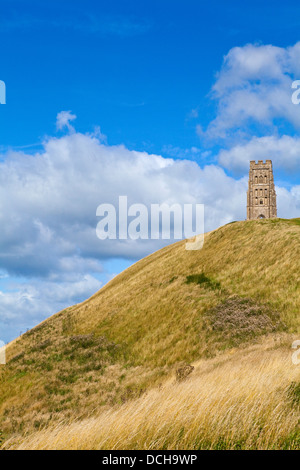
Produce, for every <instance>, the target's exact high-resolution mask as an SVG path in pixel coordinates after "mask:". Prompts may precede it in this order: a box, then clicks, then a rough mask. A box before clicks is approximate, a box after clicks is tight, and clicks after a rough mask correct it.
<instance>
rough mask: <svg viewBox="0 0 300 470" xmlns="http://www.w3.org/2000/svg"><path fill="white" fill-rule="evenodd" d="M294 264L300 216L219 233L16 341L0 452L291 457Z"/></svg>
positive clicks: (299, 400) (4, 378)
mask: <svg viewBox="0 0 300 470" xmlns="http://www.w3.org/2000/svg"><path fill="white" fill-rule="evenodd" d="M299 255H300V219H294V220H282V219H276V220H260V221H247V222H236V223H232V224H228V225H226V226H224V227H221V228H219V229H218V230H216V231H214V232H212V233H210V234H208V235H207V236H206V237H205V243H204V247H203V249H202V250H200V251H186V250H185V242H179V243H176V244H174V245H171V246H168V247H166V248H164V249H162V250H160V251H158V252H157V253H154V254H153V255H150V256H148V257H146V258H144V259H143V260H141V261H139V262H138V263H136V264H135V265H134V266H132V267H130V268H129V269H127V270H126V271H124V272H123V273H121V274H120V275H119V276H117V277H116V278H114V279H113V280H112V281H110V282H109V283H108V284H107V285H106V286H105V287H103V288H102V289H101V290H100V291H99V292H98V293H97V294H95V295H94V296H93V297H92V298H90V299H89V300H87V301H85V302H83V303H82V304H80V305H76V306H73V307H70V308H69V309H66V310H64V311H62V312H60V313H58V314H56V315H54V316H53V317H51V318H50V319H48V320H47V321H45V322H43V323H42V324H41V325H39V326H38V327H36V328H34V329H33V330H31V331H29V332H27V333H26V334H24V335H22V336H21V337H20V338H19V339H18V340H16V341H14V342H13V343H12V344H11V345H10V346H9V348H8V352H7V356H8V364H7V365H6V366H0V429H1V430H2V436H3V437H2V439H3V441H6V444H4V445H5V446H6V447H15V448H16V447H18V446H23V447H25V448H108V449H109V448H120V449H122V448H123V449H125V448H153V449H159V448H186V449H195V448H300V433H299V418H300V385H299V384H300V366H295V365H293V364H292V361H291V353H292V351H291V344H292V341H293V340H294V339H300V315H299V306H300V275H299V272H300V256H299ZM184 364H192V365H193V366H194V370H193V372H192V373H191V374H190V376H189V377H188V378H187V379H186V380H182V381H178V380H177V381H176V380H175V373H176V370H177V369H178V368H180V367H181V366H183V365H184ZM62 420H63V422H62ZM78 420H79V421H78ZM66 423H67V424H66ZM25 435H26V436H27V437H26V438H25V437H24V436H25ZM8 439H10V440H8Z"/></svg>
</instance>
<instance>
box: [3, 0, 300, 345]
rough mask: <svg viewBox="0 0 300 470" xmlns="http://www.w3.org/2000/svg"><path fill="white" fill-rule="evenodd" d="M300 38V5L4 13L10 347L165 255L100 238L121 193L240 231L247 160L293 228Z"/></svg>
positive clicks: (81, 6) (125, 5)
mask: <svg viewBox="0 0 300 470" xmlns="http://www.w3.org/2000/svg"><path fill="white" fill-rule="evenodd" d="M299 25H300V6H299V5H298V4H297V2H296V1H286V2H279V1H264V2H261V1H251V2H249V1H248V2H247V1H246V2H240V1H227V2H224V1H211V2H207V1H201V0H197V1H192V0H186V1H184V2H183V1H178V0H177V1H176V0H172V1H169V0H159V1H158V0H151V1H150V0H149V1H147V0H143V1H137V0H134V1H126V2H124V1H114V0H111V1H109V2H108V1H107V2H104V1H98V2H95V1H90V0H85V1H84V2H83V1H82V0H72V1H66V0H65V1H56V0H53V1H52V2H47V3H46V2H41V1H30V0H26V1H22V0H19V1H16V0H10V1H9V2H1V15H0V44H1V63H0V80H4V81H5V83H6V87H7V104H6V105H0V135H1V139H0V162H1V163H0V165H1V168H0V179H1V182H0V183H1V189H0V193H1V194H0V201H1V202H0V218H1V226H2V234H1V235H0V338H1V339H3V340H5V341H8V340H10V339H12V338H13V337H15V336H17V335H18V334H19V333H20V331H25V329H26V328H30V327H32V326H34V325H35V324H37V323H38V322H39V321H41V320H43V319H44V318H46V317H47V316H48V315H50V314H52V313H54V312H56V311H57V310H59V309H61V308H64V307H65V306H68V305H71V304H73V303H77V302H80V301H82V300H84V299H85V298H87V297H88V296H89V295H91V294H92V293H93V292H95V291H96V290H98V289H99V288H100V287H101V285H103V283H105V282H107V281H108V280H109V279H110V278H111V277H112V276H113V275H115V274H116V273H118V272H120V271H121V270H123V269H125V268H126V267H127V266H129V265H130V264H132V263H133V262H135V261H136V260H138V259H139V258H141V257H143V256H145V255H147V254H148V253H150V252H151V251H155V250H156V249H158V248H159V247H160V246H161V244H160V243H150V242H149V243H145V242H143V241H137V242H136V243H134V244H132V243H127V244H126V243H124V244H120V243H119V244H118V243H116V244H114V245H113V246H112V245H108V244H102V245H101V242H100V241H99V240H97V238H96V236H95V228H96V223H97V220H96V217H95V213H96V208H97V205H98V204H100V203H102V202H112V203H115V202H116V199H117V197H118V196H119V195H121V194H128V197H129V200H131V201H132V202H143V203H145V204H151V203H152V202H159V203H162V202H165V201H172V202H176V201H177V202H181V203H184V202H198V203H203V204H205V206H206V208H207V212H206V214H207V215H206V228H207V229H209V230H210V229H212V228H215V227H217V226H219V225H221V224H223V223H226V222H229V221H231V220H243V219H244V218H245V201H246V199H245V194H246V188H247V170H248V165H249V160H250V159H261V158H271V159H272V160H273V163H274V172H275V179H276V184H277V188H276V189H277V195H278V210H279V216H281V217H296V216H299V214H300V182H299V179H300V178H299V163H300V138H299V129H300V106H296V105H293V104H292V102H291V94H292V91H291V83H292V82H293V80H296V79H300V46H299V44H298V41H300V36H299ZM62 112H63V114H62Z"/></svg>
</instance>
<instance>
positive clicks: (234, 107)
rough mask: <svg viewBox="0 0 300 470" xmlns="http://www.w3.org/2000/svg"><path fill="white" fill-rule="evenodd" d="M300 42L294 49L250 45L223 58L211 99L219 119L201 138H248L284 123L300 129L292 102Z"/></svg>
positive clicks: (299, 118)
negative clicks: (257, 128) (256, 130)
mask: <svg viewBox="0 0 300 470" xmlns="http://www.w3.org/2000/svg"><path fill="white" fill-rule="evenodd" d="M299 64H300V42H299V43H297V44H295V45H294V46H292V47H287V48H281V47H275V46H272V45H257V44H247V45H246V46H244V47H234V48H232V49H231V50H230V51H229V53H228V54H227V55H226V56H225V57H224V61H223V65H222V68H221V70H220V72H219V73H218V75H217V78H216V82H215V84H214V86H213V88H212V93H211V96H212V98H213V99H215V100H216V103H217V115H216V118H215V119H214V120H213V121H211V122H210V124H209V125H208V127H207V129H206V130H205V131H203V129H202V128H201V126H199V127H198V128H197V129H198V134H199V135H200V136H206V137H209V138H222V139H224V138H228V137H235V138H236V137H238V138H241V137H244V136H248V135H249V133H250V134H251V132H253V129H252V131H251V127H250V128H249V126H251V125H252V126H255V125H256V124H258V125H259V126H265V127H266V128H268V129H269V130H271V132H272V131H274V129H275V128H276V127H277V126H278V125H279V124H280V121H281V120H285V121H286V122H288V123H290V124H291V125H293V126H294V127H295V128H296V129H299V128H300V110H299V107H297V106H295V105H294V104H293V103H292V101H291V96H292V90H291V85H292V82H293V80H294V79H296V78H299V76H300V75H299V74H300V66H299Z"/></svg>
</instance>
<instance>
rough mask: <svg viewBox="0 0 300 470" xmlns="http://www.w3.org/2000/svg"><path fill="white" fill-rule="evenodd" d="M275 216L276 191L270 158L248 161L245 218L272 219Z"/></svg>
mask: <svg viewBox="0 0 300 470" xmlns="http://www.w3.org/2000/svg"><path fill="white" fill-rule="evenodd" d="M275 217H277V204H276V192H275V185H274V177H273V166H272V160H266V162H265V163H264V161H263V160H258V162H257V163H256V161H255V160H251V161H250V171H249V186H248V192H247V219H248V220H252V219H272V218H275Z"/></svg>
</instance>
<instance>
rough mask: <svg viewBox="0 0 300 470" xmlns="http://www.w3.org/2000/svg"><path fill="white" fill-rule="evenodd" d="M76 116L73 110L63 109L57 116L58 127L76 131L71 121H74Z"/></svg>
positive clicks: (58, 128)
mask: <svg viewBox="0 0 300 470" xmlns="http://www.w3.org/2000/svg"><path fill="white" fill-rule="evenodd" d="M76 118H77V116H76V115H75V114H72V113H71V111H61V112H60V113H58V115H57V117H56V129H57V130H63V129H65V128H67V129H68V131H69V132H71V133H72V132H75V129H74V127H73V126H72V125H71V124H70V122H72V121H74V120H75V119H76Z"/></svg>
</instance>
